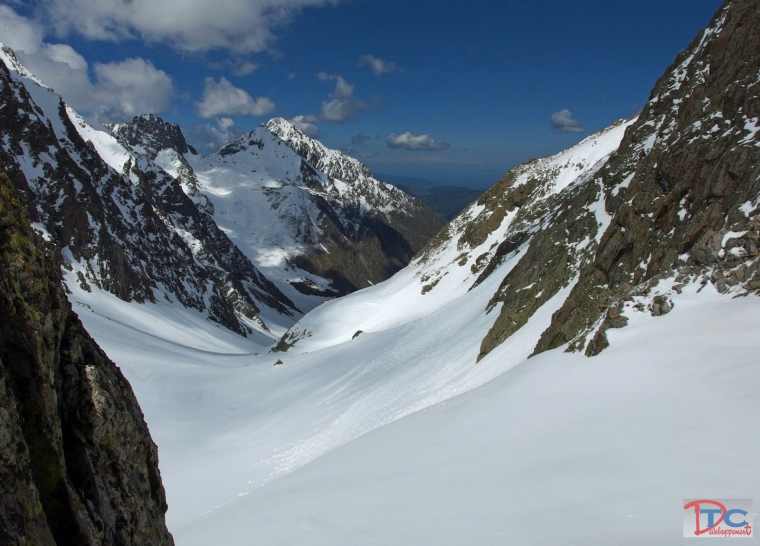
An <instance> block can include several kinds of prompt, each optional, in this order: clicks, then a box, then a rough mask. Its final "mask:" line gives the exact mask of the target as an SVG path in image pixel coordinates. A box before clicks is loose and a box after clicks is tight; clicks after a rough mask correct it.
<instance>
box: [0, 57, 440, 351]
mask: <svg viewBox="0 0 760 546" xmlns="http://www.w3.org/2000/svg"><path fill="white" fill-rule="evenodd" d="M2 60H3V61H4V63H2V65H3V66H2V75H1V76H0V77H2V83H3V100H4V102H5V104H7V105H8V107H6V108H4V109H3V111H2V113H1V114H0V116H2V119H0V122H2V126H1V127H0V132H1V133H0V134H2V136H3V137H4V140H3V144H2V150H0V157H1V158H2V160H3V162H4V164H5V165H6V168H7V170H8V173H9V175H10V176H11V178H12V179H13V180H14V182H15V183H16V185H17V187H19V188H20V189H21V191H22V194H23V195H24V197H25V200H26V202H27V203H28V205H29V213H30V215H31V217H32V218H33V220H34V221H35V225H36V226H37V227H38V229H41V230H42V231H43V232H45V233H46V234H47V236H48V237H50V238H51V239H52V240H54V241H56V242H57V243H58V244H59V245H60V247H61V248H62V252H63V255H64V258H65V261H66V269H67V272H66V275H65V277H66V279H67V283H68V285H69V288H70V290H72V291H77V292H79V291H81V293H80V294H79V296H80V297H79V298H78V299H77V301H79V302H80V303H81V304H82V305H86V306H90V307H92V305H93V302H92V301H89V299H91V298H89V297H88V296H87V294H88V293H89V294H91V293H92V292H93V290H95V291H97V290H105V291H107V292H110V293H111V294H114V295H116V296H117V297H119V298H121V299H123V300H125V301H135V302H156V301H164V302H166V303H169V304H177V305H179V306H181V307H183V308H187V309H192V310H194V311H195V312H197V313H200V314H201V315H202V316H205V317H207V318H209V319H210V320H212V321H215V322H217V323H219V324H221V325H222V326H224V327H226V328H229V329H231V330H232V331H234V332H236V333H239V334H242V335H249V334H252V333H253V332H257V334H256V335H263V336H264V337H265V338H268V337H269V338H271V337H279V336H280V335H281V334H282V332H283V331H284V330H285V329H287V328H288V327H289V326H291V325H292V324H293V323H294V322H295V321H296V320H297V318H299V317H300V316H302V314H303V313H304V312H306V311H308V310H310V309H312V308H313V307H315V306H316V305H318V304H319V303H321V302H323V301H325V300H326V299H330V298H333V297H336V296H338V295H342V294H346V293H348V292H351V291H354V290H356V289H357V288H360V287H364V286H368V285H369V284H372V283H377V282H380V281H382V280H384V279H386V278H387V277H389V276H390V275H391V274H392V273H394V272H395V271H397V270H399V269H401V268H402V267H404V266H405V265H406V264H407V263H408V262H409V260H410V259H411V258H412V256H413V255H414V253H415V252H416V251H417V250H418V249H419V248H420V247H421V246H422V245H423V244H424V243H425V242H426V241H427V240H428V239H429V238H430V237H431V236H432V235H433V234H434V233H435V232H436V231H437V230H438V229H439V228H440V227H441V225H443V222H444V221H443V219H442V218H440V217H438V216H437V215H435V214H434V213H432V212H431V211H430V210H429V209H428V208H427V207H426V206H424V205H422V204H421V203H419V202H418V201H416V200H415V199H413V198H410V197H408V196H406V195H405V194H403V193H402V192H400V191H398V190H396V189H395V188H392V187H390V186H388V185H386V184H383V183H381V182H378V181H377V180H375V179H373V178H371V174H370V173H369V170H368V169H367V168H366V167H364V166H362V165H361V164H360V163H359V162H357V161H356V160H353V159H350V158H348V157H346V156H343V154H341V153H340V152H333V151H330V150H327V148H325V147H324V146H322V145H321V144H319V143H318V142H316V141H312V140H311V139H307V138H306V137H305V136H304V135H303V134H302V133H301V136H302V137H303V138H304V139H306V140H304V142H306V141H308V142H309V145H310V146H311V149H312V150H319V152H320V153H321V154H323V155H324V156H325V157H327V156H329V157H330V158H331V161H332V166H331V165H328V164H327V163H320V162H318V161H317V160H316V159H315V162H316V163H318V164H319V165H320V166H323V167H325V168H328V167H329V168H330V172H331V173H335V174H332V175H328V174H325V173H323V172H321V171H319V170H317V169H316V168H315V167H313V166H311V165H310V164H309V163H308V162H307V161H306V160H305V159H303V158H302V157H301V156H299V155H298V154H296V152H295V151H293V150H292V149H291V148H290V147H288V146H287V145H286V144H285V142H284V141H282V140H281V139H280V138H279V137H277V136H276V135H275V134H274V133H272V132H271V131H270V130H269V128H267V127H265V126H262V127H260V128H258V129H257V130H255V131H253V132H252V133H250V134H249V135H245V136H243V137H241V139H240V140H238V141H237V142H235V143H233V144H231V145H229V146H227V147H225V148H224V149H223V150H221V151H220V152H219V153H218V154H215V155H214V156H213V157H211V158H208V159H204V158H201V157H199V156H197V154H196V153H195V151H194V150H192V148H191V147H189V146H188V145H187V143H186V142H185V139H184V136H183V135H182V132H181V130H180V129H179V127H178V126H177V125H176V124H170V123H166V122H164V121H163V120H161V119H160V118H158V117H156V116H152V115H146V116H140V117H137V118H135V119H133V120H132V121H130V122H129V123H126V124H123V125H109V126H108V127H107V128H106V127H101V128H94V127H92V126H90V125H89V124H87V123H86V122H85V121H84V120H83V119H82V118H81V117H80V116H79V115H77V114H76V112H74V111H73V110H71V109H70V108H68V107H67V106H66V105H65V103H64V102H63V101H62V99H61V98H60V97H59V96H58V95H56V94H55V92H54V91H52V90H51V89H48V88H47V87H45V85H44V84H43V83H42V82H40V81H39V80H38V79H36V78H35V77H34V76H33V75H32V74H31V73H30V72H29V71H28V70H26V69H25V68H24V67H23V66H22V65H21V64H20V63H19V62H18V60H17V59H16V57H15V56H14V54H13V52H12V51H11V50H10V49H8V48H3V53H2ZM276 123H279V125H278V126H279V127H280V128H281V130H282V128H284V127H285V126H287V125H289V124H287V122H285V121H283V120H273V121H272V122H271V123H270V124H276ZM290 127H291V131H290V134H291V136H292V135H295V134H297V133H299V131H298V130H297V129H295V128H294V127H292V126H290ZM265 143H266V144H265ZM312 158H314V156H312ZM339 165H343V166H344V170H340V169H339V167H338V166H339ZM349 167H350V168H349ZM351 169H355V170H356V172H360V176H352V175H351V172H352V171H351ZM337 174H339V175H340V176H343V177H345V178H347V179H348V180H346V181H344V180H342V179H339V178H337V177H336V176H335V175H337Z"/></svg>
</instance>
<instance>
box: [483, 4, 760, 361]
mask: <svg viewBox="0 0 760 546" xmlns="http://www.w3.org/2000/svg"><path fill="white" fill-rule="evenodd" d="M759 37H760V10H758V5H757V2H756V1H754V0H732V1H727V2H726V3H725V4H724V6H723V7H722V8H721V9H720V10H719V11H718V13H717V14H716V16H715V18H714V19H713V21H712V23H711V24H710V26H709V27H708V28H707V29H706V30H705V31H704V32H703V33H701V34H700V35H699V36H698V37H697V38H696V40H695V41H694V42H693V43H692V44H691V45H690V46H689V48H688V49H687V50H686V51H684V52H683V53H681V54H680V55H679V56H678V57H677V58H676V61H675V63H674V64H673V66H671V67H670V68H669V69H668V70H667V72H666V73H665V75H664V76H663V77H662V78H661V79H660V80H659V81H658V82H657V84H656V86H655V88H654V90H653V91H652V95H651V98H650V101H649V103H648V104H647V105H646V106H645V108H644V110H643V111H642V112H641V114H640V115H639V116H638V119H637V120H636V122H635V123H634V124H633V125H631V126H630V127H629V128H628V129H627V131H626V133H625V137H624V138H623V141H622V143H621V145H620V147H619V149H618V150H617V152H615V153H614V154H613V155H612V156H611V157H610V159H609V160H608V161H607V162H606V164H605V165H604V166H603V167H602V168H601V169H600V170H598V171H597V173H595V174H594V176H592V177H589V178H588V179H586V180H580V181H579V182H578V183H576V184H575V185H574V186H573V187H572V188H570V189H569V191H566V192H563V193H562V194H561V195H560V196H559V198H558V200H557V201H556V202H555V203H554V204H553V205H552V213H551V214H549V215H547V216H546V217H544V218H543V219H542V220H541V222H542V224H541V227H542V230H541V231H539V232H538V233H537V234H536V236H535V238H533V240H532V241H531V243H530V246H529V248H528V249H527V252H526V254H525V255H524V257H523V258H522V259H521V261H520V263H519V264H518V266H517V267H515V269H514V270H513V271H512V272H511V273H510V274H509V275H508V276H507V278H506V279H505V280H504V282H503V284H502V290H500V292H499V293H498V294H497V295H496V296H495V298H494V302H493V303H496V302H502V303H503V304H504V305H503V307H502V309H501V312H500V316H499V317H498V318H497V320H496V322H495V324H494V326H493V328H492V330H491V332H489V334H488V336H486V338H485V339H484V340H483V343H482V346H481V356H483V355H485V354H487V353H488V352H489V351H491V350H492V349H493V348H494V347H496V346H498V345H499V344H500V343H502V342H503V341H504V340H505V339H506V338H507V337H509V335H511V333H513V332H514V331H515V330H516V329H517V328H519V327H520V326H521V325H522V324H524V323H525V321H527V318H529V317H530V316H531V315H532V314H533V312H534V311H535V308H536V307H537V306H536V305H535V303H534V301H533V299H531V298H530V297H527V296H529V295H531V293H533V292H535V293H536V294H540V297H536V298H534V299H537V300H538V301H537V302H536V303H541V302H542V301H546V299H547V297H551V296H553V295H554V294H556V293H557V292H558V291H559V289H560V288H562V287H563V286H567V285H568V284H569V283H570V281H571V280H572V279H574V278H576V277H577V283H576V284H575V286H574V288H573V290H572V291H571V293H570V295H569V297H568V298H567V299H566V300H565V303H564V305H563V306H562V307H561V308H560V309H559V310H558V311H557V312H556V313H555V314H554V316H553V318H552V323H551V326H550V327H549V328H548V329H547V330H546V331H545V332H544V333H543V335H542V337H541V339H540V341H539V342H538V345H537V347H536V349H535V352H534V354H536V353H539V352H542V351H545V350H548V349H552V348H556V347H560V346H563V345H567V346H568V349H569V350H577V351H585V353H586V354H587V355H590V356H591V355H594V354H598V353H599V351H601V350H603V349H604V348H605V347H606V346H607V345H608V342H607V339H606V335H605V331H606V330H608V329H609V328H619V327H622V326H625V324H626V322H627V319H626V317H625V316H622V315H621V311H622V309H623V307H624V304H625V302H629V301H631V300H632V299H633V298H634V297H638V296H646V295H647V294H649V293H650V290H651V289H652V288H653V287H654V286H655V285H657V284H658V282H659V281H660V280H661V279H665V278H671V279H672V278H675V281H676V282H678V283H681V282H683V283H687V282H700V281H701V282H712V283H713V284H714V285H715V286H716V288H717V289H718V290H719V291H720V292H728V291H732V292H734V293H736V294H737V295H748V294H751V293H756V294H757V293H760V259H759V258H760V254H759V253H758V239H759V238H760V217H759V216H758V212H760V199H759V196H760V181H759V178H760V147H759V146H760V142H759V141H758V138H757V137H758V134H757V132H758V119H760V100H758V95H759V94H760V84H758V82H759V81H760V73H759V71H758V66H760V38H759ZM487 195H488V194H487ZM600 198H601V199H602V200H603V201H601V203H603V206H604V212H605V215H606V216H607V217H608V218H609V225H608V226H607V227H606V229H605V231H604V232H603V233H598V234H597V231H598V229H599V224H597V223H596V222H593V221H592V219H591V218H590V217H589V215H588V211H589V210H590V203H592V202H593V201H595V200H598V199H600ZM579 211H580V213H579ZM594 234H597V236H599V235H601V236H600V237H599V243H598V245H596V244H592V245H590V246H588V247H587V248H586V250H585V251H584V252H581V253H575V254H573V253H572V252H568V251H567V250H566V249H567V248H568V246H572V243H573V242H577V241H579V240H580V239H583V237H584V235H589V236H591V237H592V238H593V236H594ZM576 248H577V246H576ZM532 283H535V284H533V285H532ZM528 286H531V289H530V290H522V291H520V289H523V288H524V287H528ZM676 286H679V285H676ZM539 290H540V292H539ZM674 290H677V288H674ZM536 294H532V295H533V296H536ZM671 308H672V302H670V301H669V300H667V298H664V297H663V296H662V295H659V296H657V297H655V298H654V300H653V301H652V302H651V304H650V309H649V311H650V312H651V313H652V314H654V315H656V316H659V315H661V314H664V313H667V312H669V311H670V309H671Z"/></svg>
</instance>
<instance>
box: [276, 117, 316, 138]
mask: <svg viewBox="0 0 760 546" xmlns="http://www.w3.org/2000/svg"><path fill="white" fill-rule="evenodd" d="M264 125H265V126H266V128H267V129H269V130H270V131H271V132H272V133H274V134H275V135H277V136H278V137H280V138H281V139H283V140H294V139H296V140H298V139H309V140H314V139H312V138H310V137H309V136H307V135H306V133H304V132H303V131H302V130H301V129H299V128H298V127H296V126H295V125H294V124H293V123H292V122H290V121H288V120H286V119H285V118H280V117H277V118H272V119H270V120H269V121H267V122H266V123H265V124H264Z"/></svg>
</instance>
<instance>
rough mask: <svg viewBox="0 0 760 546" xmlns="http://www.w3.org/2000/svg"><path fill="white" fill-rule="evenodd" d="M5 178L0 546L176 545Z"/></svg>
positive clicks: (129, 410) (154, 468) (133, 428)
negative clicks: (47, 545)
mask: <svg viewBox="0 0 760 546" xmlns="http://www.w3.org/2000/svg"><path fill="white" fill-rule="evenodd" d="M57 256H58V251H57V248H56V247H55V245H52V244H49V243H46V242H45V241H44V240H43V239H42V237H41V236H40V235H39V234H36V233H34V232H33V230H32V228H31V227H30V223H29V218H28V216H27V213H26V207H25V206H24V205H23V203H22V202H21V200H20V198H19V195H18V192H17V191H16V189H15V187H14V185H13V184H12V182H11V181H10V179H9V178H8V177H7V176H6V174H5V173H4V172H2V173H0V316H2V317H3V320H2V321H1V322H0V476H1V478H0V489H1V490H2V495H0V543H2V544H8V545H17V544H18V545H22V544H24V545H32V544H34V545H42V544H51V545H52V544H58V545H122V544H135V545H137V544H141V545H146V546H147V545H160V544H172V543H173V541H172V538H171V535H170V534H169V532H168V530H167V528H166V525H165V523H164V513H165V512H166V509H167V506H166V500H165V495H164V489H163V486H162V484H161V477H160V474H159V471H158V455H157V451H156V446H155V444H154V443H153V442H152V440H151V438H150V434H149V433H148V429H147V426H146V424H145V421H144V419H143V415H142V412H141V411H140V408H139V406H138V404H137V401H136V399H135V397H134V394H133V393H132V390H131V388H130V386H129V384H128V383H127V381H126V379H124V377H123V375H122V374H121V372H120V371H119V369H118V368H117V367H116V366H115V365H114V364H113V363H112V362H111V361H110V360H109V359H108V357H107V356H106V355H105V354H104V353H103V352H102V351H101V350H100V348H99V347H98V346H97V345H96V344H95V342H94V341H93V340H92V339H91V338H90V336H89V335H88V334H87V333H86V332H85V330H84V329H83V328H82V325H81V323H80V322H79V319H78V318H77V316H76V315H75V314H74V313H73V312H72V311H71V307H70V305H69V303H68V301H67V299H66V295H65V294H64V290H63V287H62V284H61V275H60V262H59V259H58V258H57Z"/></svg>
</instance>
